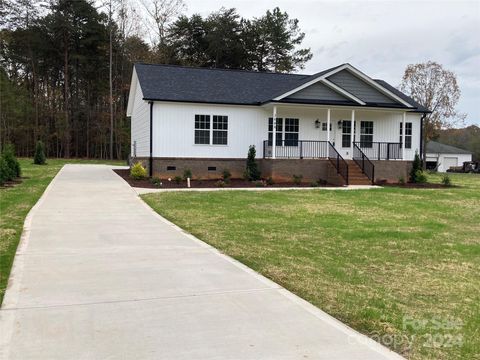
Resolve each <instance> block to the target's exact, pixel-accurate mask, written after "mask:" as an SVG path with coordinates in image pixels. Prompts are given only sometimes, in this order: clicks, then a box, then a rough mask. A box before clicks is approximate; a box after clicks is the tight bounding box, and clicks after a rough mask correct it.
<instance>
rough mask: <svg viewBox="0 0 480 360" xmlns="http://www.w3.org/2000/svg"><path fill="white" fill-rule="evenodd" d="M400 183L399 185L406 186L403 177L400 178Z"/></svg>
mask: <svg viewBox="0 0 480 360" xmlns="http://www.w3.org/2000/svg"><path fill="white" fill-rule="evenodd" d="M398 183H399V184H400V185H405V178H404V177H403V176H400V177H399V178H398Z"/></svg>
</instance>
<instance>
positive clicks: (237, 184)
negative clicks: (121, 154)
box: [113, 169, 333, 189]
mask: <svg viewBox="0 0 480 360" xmlns="http://www.w3.org/2000/svg"><path fill="white" fill-rule="evenodd" d="M113 171H115V172H116V173H117V175H118V176H120V177H121V178H123V180H125V181H126V182H127V183H128V184H129V185H130V186H132V187H138V188H148V189H159V188H162V189H181V188H186V187H187V182H186V181H182V182H180V183H179V184H177V183H176V182H175V181H173V179H172V180H171V181H168V179H162V186H157V185H155V184H152V183H151V182H150V179H145V180H134V179H132V178H131V177H130V171H129V170H128V169H114V170H113ZM218 181H219V180H218V179H216V180H214V179H212V180H211V179H209V180H195V179H193V180H191V181H190V187H191V188H218V187H219V186H218V185H217V183H218ZM263 186H264V187H269V188H282V187H312V186H311V184H310V183H301V184H299V185H297V184H294V183H293V182H282V183H278V184H273V185H259V184H258V183H255V182H251V181H247V180H243V179H231V180H230V181H229V183H228V184H225V186H223V187H224V188H254V187H263ZM321 186H322V187H327V186H330V187H331V186H333V185H321Z"/></svg>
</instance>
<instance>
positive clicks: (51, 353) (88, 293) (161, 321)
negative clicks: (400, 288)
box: [0, 165, 400, 360]
mask: <svg viewBox="0 0 480 360" xmlns="http://www.w3.org/2000/svg"><path fill="white" fill-rule="evenodd" d="M0 358H1V359H22V360H25V359H50V360H51V359H329V360H333V359H368V360H374V359H398V358H400V357H399V356H398V355H396V354H394V353H392V352H390V351H389V350H387V349H386V348H384V347H382V346H380V345H378V344H377V343H374V342H372V341H371V340H369V339H368V338H366V337H364V336H362V335H359V334H358V333H356V332H355V331H353V330H351V329H350V328H348V327H346V326H344V325H343V324H342V323H340V322H338V321H336V320H335V319H333V318H332V317H330V316H328V315H326V314H325V313H323V312H322V311H320V310H319V309H317V308H316V307H314V306H312V305H310V304H308V303H307V302H305V301H303V300H301V299H299V298H298V297H296V296H294V295H293V294H291V293H290V292H288V291H286V290H285V289H283V288H281V287H280V286H279V285H277V284H275V283H273V282H271V281H269V280H267V279H265V278H263V277H262V276H260V275H258V274H256V273H255V272H253V271H252V270H250V269H248V268H246V267H245V266H243V265H241V264H239V263H238V262H236V261H234V260H232V259H230V258H228V257H226V256H224V255H222V254H220V253H219V252H217V251H216V250H215V249H213V248H211V247H210V246H208V245H206V244H204V243H203V242H201V241H199V240H197V239H195V238H193V237H192V236H190V235H188V234H186V233H184V232H182V231H181V230H180V229H179V228H177V227H176V226H174V225H173V224H171V223H169V222H168V221H166V220H164V219H163V218H161V217H160V216H158V215H157V214H156V213H154V212H153V211H152V210H151V209H150V208H148V207H147V206H146V205H145V204H144V203H143V202H142V201H141V200H140V199H139V198H138V197H137V195H136V194H135V193H134V191H133V190H132V189H131V188H130V187H129V186H128V185H127V184H126V183H125V182H124V181H123V180H122V179H121V178H120V177H118V176H117V175H116V174H115V173H114V172H113V171H112V170H111V167H108V166H102V165H67V166H65V167H64V168H63V169H62V170H61V171H60V173H59V174H58V175H57V177H56V178H55V179H54V181H53V182H52V183H51V184H50V186H49V187H48V189H47V191H46V192H45V194H44V196H43V197H42V199H41V200H40V201H39V203H38V204H37V205H36V207H35V208H34V209H33V210H32V212H31V213H30V214H29V216H28V218H27V220H26V223H25V230H24V235H23V238H22V241H21V244H20V246H19V249H18V252H17V255H16V258H15V263H14V268H13V271H12V275H11V278H10V284H9V289H8V290H7V293H6V297H5V300H4V303H3V306H2V309H1V311H0Z"/></svg>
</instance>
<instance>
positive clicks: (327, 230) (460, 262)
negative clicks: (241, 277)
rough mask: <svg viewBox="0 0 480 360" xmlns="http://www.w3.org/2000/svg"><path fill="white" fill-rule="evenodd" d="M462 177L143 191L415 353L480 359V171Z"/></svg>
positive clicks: (169, 213)
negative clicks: (369, 184)
mask: <svg viewBox="0 0 480 360" xmlns="http://www.w3.org/2000/svg"><path fill="white" fill-rule="evenodd" d="M451 178H452V180H453V183H454V184H456V185H460V186H461V187H455V188H448V189H435V190H432V189H430V190H426V189H399V188H384V189H375V190H356V191H327V190H321V189H318V190H317V189H315V190H308V191H278V192H277V191H266V192H247V191H222V192H189V193H178V192H175V193H157V194H149V195H144V196H143V199H144V200H145V201H146V202H147V203H148V204H149V205H150V206H152V207H153V208H154V209H155V210H156V211H158V212H159V213H160V214H162V215H163V216H165V217H166V218H168V219H170V220H171V221H173V222H175V223H176V224H178V225H179V226H181V227H182V228H184V229H186V230H188V231H189V232H191V233H192V234H194V235H195V236H197V237H199V238H200V239H202V240H204V241H206V242H207V243H209V244H211V245H213V246H214V247H216V248H218V249H220V250H221V251H222V252H224V253H226V254H228V255H230V256H232V257H234V258H236V259H238V260H240V261H241V262H243V263H244V264H246V265H248V266H249V267H251V268H253V269H255V270H256V271H258V272H260V273H262V274H264V275H265V276H267V277H269V278H270V279H272V280H274V281H276V282H278V283H280V284H281V285H283V286H284V287H286V288H287V289H289V290H291V291H293V292H294V293H296V294H298V295H299V296H301V297H303V298H304V299H306V300H308V301H310V302H311V303H313V304H315V305H317V306H318V307H320V308H321V309H323V310H324V311H326V312H328V313H329V314H331V315H333V316H334V317H336V318H337V319H340V320H341V321H343V322H345V323H347V324H348V325H350V326H352V327H353V328H355V329H357V330H359V331H360V332H362V333H364V334H368V335H369V336H372V337H373V338H375V339H377V340H378V339H381V342H383V343H384V344H385V345H387V346H389V347H390V348H392V349H394V350H395V351H397V352H399V353H401V354H403V355H404V356H406V357H408V358H411V359H470V358H475V357H476V358H479V349H480V330H479V329H480V175H469V174H453V175H451ZM430 180H431V181H434V182H439V181H440V176H438V175H431V176H430Z"/></svg>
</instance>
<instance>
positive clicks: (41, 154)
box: [33, 141, 47, 165]
mask: <svg viewBox="0 0 480 360" xmlns="http://www.w3.org/2000/svg"><path fill="white" fill-rule="evenodd" d="M46 160H47V158H46V157H45V145H43V142H41V141H37V145H36V146H35V156H34V157H33V163H34V164H35V165H45V161H46Z"/></svg>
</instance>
